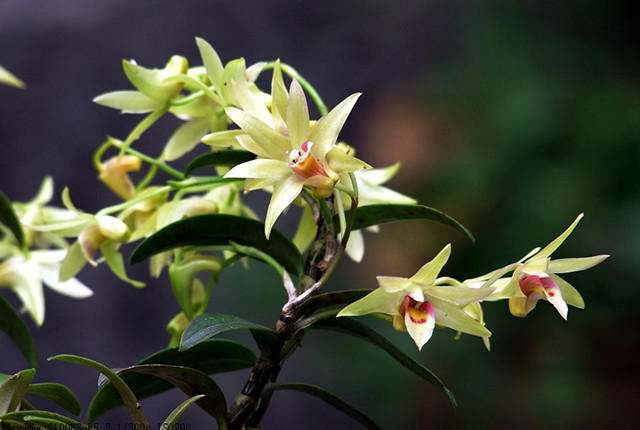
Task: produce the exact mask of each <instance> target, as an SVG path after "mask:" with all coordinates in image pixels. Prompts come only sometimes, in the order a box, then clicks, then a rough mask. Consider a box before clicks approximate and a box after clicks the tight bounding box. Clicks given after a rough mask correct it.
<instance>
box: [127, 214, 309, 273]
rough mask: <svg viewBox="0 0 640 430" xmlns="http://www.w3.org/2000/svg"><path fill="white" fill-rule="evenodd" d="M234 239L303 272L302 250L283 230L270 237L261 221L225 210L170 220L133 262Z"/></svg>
mask: <svg viewBox="0 0 640 430" xmlns="http://www.w3.org/2000/svg"><path fill="white" fill-rule="evenodd" d="M231 241H233V242H236V243H239V244H240V245H243V246H251V247H254V248H256V249H259V250H260V251H262V252H264V253H266V254H268V255H270V256H271V257H273V259H274V260H276V261H277V262H278V263H280V264H282V266H284V268H285V269H286V270H287V271H288V272H290V273H294V274H296V275H298V276H300V274H301V273H302V265H303V263H302V256H301V255H300V252H299V251H298V249H297V248H296V246H295V245H294V244H293V243H292V242H291V241H290V240H289V239H288V238H287V237H286V236H284V235H283V234H282V233H280V232H278V231H276V230H274V231H272V234H271V237H270V239H267V238H266V237H265V235H264V224H263V223H262V222H260V221H256V220H253V219H249V218H244V217H240V216H234V215H222V214H211V215H199V216H193V217H189V218H186V219H183V220H180V221H177V222H175V223H172V224H169V225H168V226H166V227H164V228H162V229H161V230H159V231H157V232H156V233H155V234H153V235H151V236H150V237H148V238H147V239H146V240H144V241H143V242H142V243H141V244H140V245H138V247H137V248H136V249H135V250H134V251H133V253H132V254H131V263H132V264H135V263H139V262H141V261H143V260H145V259H146V258H148V257H150V256H152V255H155V254H158V253H160V252H163V251H168V250H170V249H173V248H178V247H181V246H220V245H228V244H229V242H231Z"/></svg>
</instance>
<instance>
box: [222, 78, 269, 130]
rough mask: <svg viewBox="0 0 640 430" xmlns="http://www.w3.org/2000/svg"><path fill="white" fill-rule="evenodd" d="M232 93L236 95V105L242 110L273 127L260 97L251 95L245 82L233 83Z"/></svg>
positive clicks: (267, 110)
mask: <svg viewBox="0 0 640 430" xmlns="http://www.w3.org/2000/svg"><path fill="white" fill-rule="evenodd" d="M232 85H233V91H234V94H235V95H236V99H237V100H238V103H239V104H240V106H241V107H242V109H243V110H244V111H245V112H247V113H249V114H251V115H253V116H254V117H256V118H258V119H259V120H260V121H262V122H263V123H265V124H267V125H268V126H273V119H272V118H271V112H269V109H267V107H266V106H265V104H264V103H263V102H262V100H261V99H260V97H258V95H257V94H255V93H253V92H252V91H251V90H250V89H249V86H248V84H247V82H246V81H240V82H237V81H233V82H232Z"/></svg>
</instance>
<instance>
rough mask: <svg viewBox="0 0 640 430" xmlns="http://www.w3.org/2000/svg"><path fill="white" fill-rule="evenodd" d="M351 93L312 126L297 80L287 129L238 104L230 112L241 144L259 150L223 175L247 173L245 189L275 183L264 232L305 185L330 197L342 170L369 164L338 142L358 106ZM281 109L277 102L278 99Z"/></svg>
mask: <svg viewBox="0 0 640 430" xmlns="http://www.w3.org/2000/svg"><path fill="white" fill-rule="evenodd" d="M358 97H359V94H353V95H351V96H350V97H348V98H347V99H345V100H344V101H343V102H341V103H340V104H339V105H338V106H336V107H335V108H334V109H333V110H332V111H331V112H329V113H328V114H327V115H325V116H324V117H322V118H321V119H320V120H318V121H317V122H316V123H315V124H314V125H313V128H311V130H309V128H310V123H309V110H308V107H307V101H306V98H305V95H304V91H303V89H302V87H301V86H300V84H299V83H298V81H297V80H296V79H293V80H292V82H291V87H290V90H289V96H288V101H287V109H286V128H287V133H286V134H283V133H282V132H281V131H278V130H276V129H274V128H272V127H271V126H269V125H268V124H266V123H265V122H263V121H262V120H261V119H259V118H257V117H255V116H253V115H251V114H249V113H247V112H245V111H242V110H240V109H237V108H227V109H226V112H227V115H228V116H229V118H231V119H232V120H233V121H234V122H235V123H236V124H237V125H238V126H239V127H240V128H241V129H242V130H244V132H245V133H246V134H247V135H248V138H244V139H241V136H239V137H238V141H239V142H240V144H241V145H242V146H243V147H244V148H245V149H246V150H248V151H250V152H253V153H254V154H256V155H258V158H257V159H255V160H251V161H247V162H245V163H242V164H239V165H237V166H235V167H233V168H232V169H231V170H229V172H227V174H226V175H225V177H227V178H247V179H249V181H247V183H246V185H245V191H246V192H248V191H251V190H254V189H259V188H267V187H271V186H273V195H272V197H271V201H270V203H269V207H268V209H267V215H266V217H265V236H266V237H267V238H268V237H269V233H270V232H271V229H272V227H273V224H274V223H275V221H276V219H277V218H278V217H279V216H280V214H281V213H282V212H283V211H284V210H285V209H286V208H287V207H288V206H289V205H290V204H291V203H292V202H293V200H294V199H295V198H296V197H297V196H298V195H299V194H300V192H301V191H302V189H303V187H305V186H307V187H309V188H311V189H312V190H313V191H314V194H315V195H316V196H317V197H318V198H326V197H329V196H330V195H331V194H332V193H333V190H334V187H335V185H336V183H337V182H338V181H339V180H340V174H342V173H349V172H355V171H358V170H362V169H365V168H368V167H369V165H368V164H366V163H365V162H363V161H361V160H358V159H357V158H355V157H353V156H351V155H349V154H347V153H346V152H345V151H344V150H342V149H341V148H339V147H338V146H336V145H335V143H336V140H337V137H338V133H339V132H340V130H341V129H342V126H343V125H344V122H345V121H346V119H347V116H348V115H349V113H350V112H351V109H352V108H353V106H354V105H355V102H356V100H357V99H358ZM274 106H276V108H277V104H276V103H274Z"/></svg>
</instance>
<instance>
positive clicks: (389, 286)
mask: <svg viewBox="0 0 640 430" xmlns="http://www.w3.org/2000/svg"><path fill="white" fill-rule="evenodd" d="M376 279H377V280H378V285H380V288H382V289H383V290H384V291H386V292H387V293H395V292H398V291H406V290H408V289H409V288H411V285H412V282H411V280H410V279H407V278H399V277H395V276H376Z"/></svg>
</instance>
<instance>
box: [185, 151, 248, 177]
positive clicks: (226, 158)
mask: <svg viewBox="0 0 640 430" xmlns="http://www.w3.org/2000/svg"><path fill="white" fill-rule="evenodd" d="M255 158H256V155H255V154H252V153H250V152H249V151H239V150H233V149H227V150H217V151H213V152H207V153H206V154H202V155H199V156H197V157H196V158H194V159H193V160H192V161H191V162H190V163H189V165H188V166H187V168H186V169H185V171H184V174H185V175H186V176H189V175H191V173H193V171H194V170H198V169H202V168H204V167H218V166H220V167H233V166H236V165H238V164H241V163H244V162H247V161H251V160H254V159H255Z"/></svg>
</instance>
